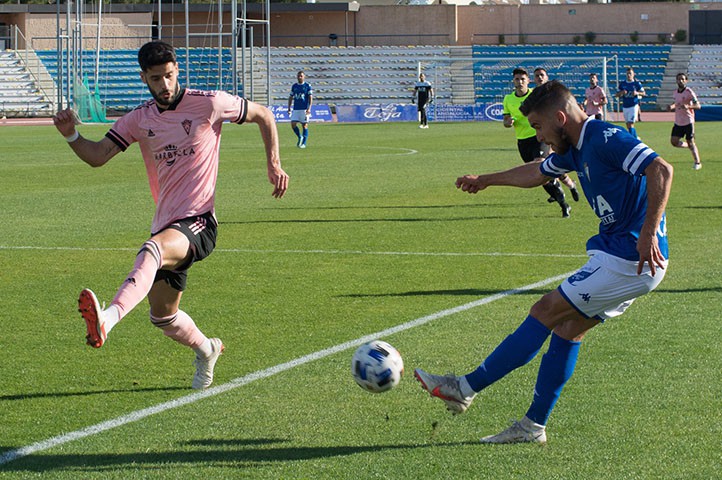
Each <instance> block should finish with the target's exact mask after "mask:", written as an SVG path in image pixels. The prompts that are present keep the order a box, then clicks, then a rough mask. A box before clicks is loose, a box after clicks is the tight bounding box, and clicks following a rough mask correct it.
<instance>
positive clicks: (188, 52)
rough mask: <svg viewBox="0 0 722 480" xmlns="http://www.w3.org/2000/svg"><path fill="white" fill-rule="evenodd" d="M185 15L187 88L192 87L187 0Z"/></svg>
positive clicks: (186, 1)
mask: <svg viewBox="0 0 722 480" xmlns="http://www.w3.org/2000/svg"><path fill="white" fill-rule="evenodd" d="M185 15H186V87H187V88H189V87H190V86H191V77H190V75H191V73H190V72H191V54H190V48H189V47H190V32H189V31H188V30H189V29H190V20H189V18H188V0H185Z"/></svg>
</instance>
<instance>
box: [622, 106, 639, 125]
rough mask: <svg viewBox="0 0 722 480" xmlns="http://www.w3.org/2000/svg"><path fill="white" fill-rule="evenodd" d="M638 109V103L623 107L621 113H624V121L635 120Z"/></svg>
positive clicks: (630, 121) (632, 121) (631, 121)
mask: <svg viewBox="0 0 722 480" xmlns="http://www.w3.org/2000/svg"><path fill="white" fill-rule="evenodd" d="M638 110H639V105H635V106H633V107H624V108H623V109H622V113H623V114H624V121H625V122H627V123H634V122H636V121H637V111H638Z"/></svg>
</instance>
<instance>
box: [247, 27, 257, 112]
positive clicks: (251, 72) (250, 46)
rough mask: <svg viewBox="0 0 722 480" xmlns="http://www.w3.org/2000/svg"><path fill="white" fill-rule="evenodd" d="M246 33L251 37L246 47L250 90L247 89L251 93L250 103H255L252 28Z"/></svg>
mask: <svg viewBox="0 0 722 480" xmlns="http://www.w3.org/2000/svg"><path fill="white" fill-rule="evenodd" d="M248 32H249V35H250V37H251V44H250V45H249V47H248V56H249V57H250V58H251V65H250V67H249V69H250V71H249V73H250V76H249V82H250V87H251V88H250V89H249V91H250V92H251V96H250V100H251V101H252V102H255V101H256V100H255V91H254V89H253V77H254V75H253V26H250V27H248Z"/></svg>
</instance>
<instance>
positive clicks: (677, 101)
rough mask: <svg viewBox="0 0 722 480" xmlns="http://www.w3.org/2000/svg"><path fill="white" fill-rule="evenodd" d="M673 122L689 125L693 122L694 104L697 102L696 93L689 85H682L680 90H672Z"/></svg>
mask: <svg viewBox="0 0 722 480" xmlns="http://www.w3.org/2000/svg"><path fill="white" fill-rule="evenodd" d="M673 98H674V107H675V108H674V123H675V124H677V125H681V126H684V125H689V124H691V123H694V105H696V104H697V103H698V100H697V95H695V93H694V91H693V90H692V89H691V88H689V87H684V89H683V90H682V91H681V92H680V91H679V90H675V91H674V95H673Z"/></svg>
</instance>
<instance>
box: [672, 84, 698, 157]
mask: <svg viewBox="0 0 722 480" xmlns="http://www.w3.org/2000/svg"><path fill="white" fill-rule="evenodd" d="M700 108H702V106H701V105H700V104H699V101H698V100H697V95H695V93H694V91H692V89H691V88H689V87H688V86H687V75H685V74H684V73H678V74H677V90H675V91H674V103H673V104H671V105H670V106H669V110H671V111H673V112H674V126H673V127H672V137H671V138H670V141H671V142H672V145H673V146H675V147H678V148H689V151H690V152H692V159H693V160H694V169H695V170H699V169H700V168H702V162H701V161H700V159H699V151H698V150H697V144H696V143H695V142H694V111H695V110H699V109H700ZM682 137H684V138H686V139H687V141H686V142H685V141H684V140H683V139H682Z"/></svg>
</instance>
